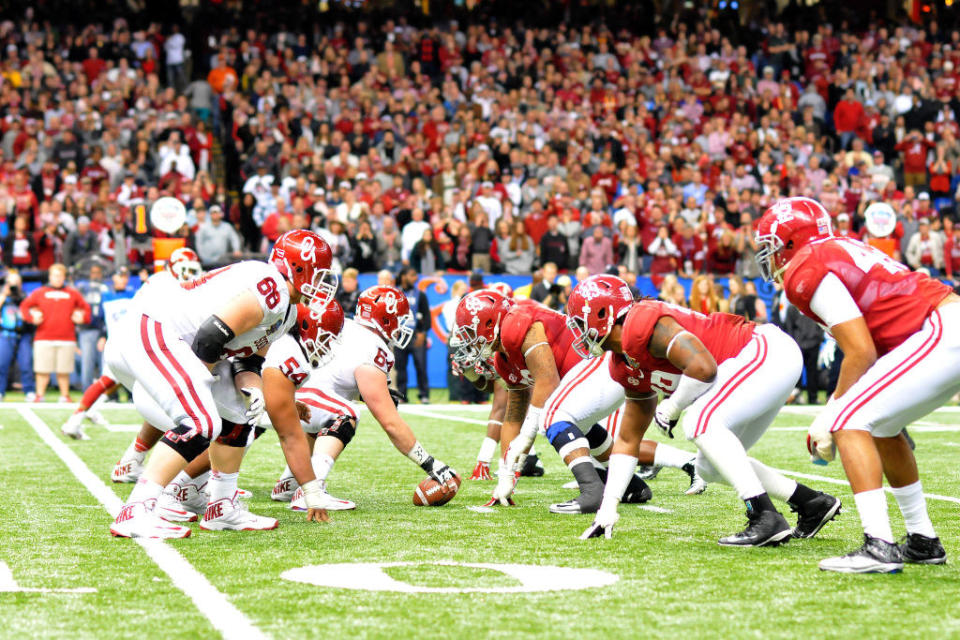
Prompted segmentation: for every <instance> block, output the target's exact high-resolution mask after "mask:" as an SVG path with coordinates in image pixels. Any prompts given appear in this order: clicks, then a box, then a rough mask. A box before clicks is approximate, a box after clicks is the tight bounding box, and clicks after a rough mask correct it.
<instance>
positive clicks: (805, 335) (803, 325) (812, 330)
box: [783, 304, 823, 405]
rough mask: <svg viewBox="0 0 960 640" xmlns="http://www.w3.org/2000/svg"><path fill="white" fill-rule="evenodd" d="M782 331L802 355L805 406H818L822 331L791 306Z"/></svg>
mask: <svg viewBox="0 0 960 640" xmlns="http://www.w3.org/2000/svg"><path fill="white" fill-rule="evenodd" d="M783 330H784V331H785V332H786V333H787V335H789V336H790V337H791V338H793V339H794V340H795V341H796V343H797V345H798V346H799V347H800V353H802V354H803V380H804V389H805V390H806V392H807V404H810V405H815V404H819V394H820V371H819V369H818V364H817V359H818V357H819V355H820V344H821V343H822V342H823V329H821V328H820V325H818V324H817V323H816V322H814V321H813V320H811V319H810V318H808V317H807V316H805V315H803V314H802V313H801V312H800V310H799V309H797V308H796V307H795V306H793V305H792V304H791V305H789V306H788V308H787V319H786V323H785V324H784V327H783Z"/></svg>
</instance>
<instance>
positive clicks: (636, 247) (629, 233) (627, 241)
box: [617, 224, 643, 273]
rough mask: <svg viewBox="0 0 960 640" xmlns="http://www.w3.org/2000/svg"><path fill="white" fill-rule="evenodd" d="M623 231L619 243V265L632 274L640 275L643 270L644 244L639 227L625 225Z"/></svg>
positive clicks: (622, 227)
mask: <svg viewBox="0 0 960 640" xmlns="http://www.w3.org/2000/svg"><path fill="white" fill-rule="evenodd" d="M621 229H622V231H621V233H622V235H621V236H620V241H619V242H618V243H617V264H618V265H621V266H623V267H626V269H627V271H629V272H631V273H639V272H640V271H642V270H643V244H642V241H641V239H640V235H639V234H638V232H637V225H635V224H624V225H622V226H621Z"/></svg>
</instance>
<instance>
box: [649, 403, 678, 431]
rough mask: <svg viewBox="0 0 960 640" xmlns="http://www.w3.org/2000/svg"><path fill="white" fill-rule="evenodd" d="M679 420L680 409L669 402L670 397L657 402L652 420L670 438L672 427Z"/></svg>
mask: <svg viewBox="0 0 960 640" xmlns="http://www.w3.org/2000/svg"><path fill="white" fill-rule="evenodd" d="M679 420H680V410H679V409H677V406H676V405H675V404H674V403H672V402H670V398H667V399H666V400H664V401H662V402H661V403H660V404H658V405H657V410H656V412H655V413H654V414H653V421H654V422H655V423H657V426H658V427H660V430H661V431H663V432H664V433H665V434H667V436H669V437H671V438H672V437H673V428H674V427H676V426H677V422H678V421H679Z"/></svg>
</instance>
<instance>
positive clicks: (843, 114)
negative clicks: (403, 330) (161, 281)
mask: <svg viewBox="0 0 960 640" xmlns="http://www.w3.org/2000/svg"><path fill="white" fill-rule="evenodd" d="M276 4H279V6H275V5H276ZM808 4H811V5H812V6H807V5H808ZM952 4H953V3H952V2H942V1H941V2H932V3H923V2H908V3H906V4H905V5H903V6H901V5H900V4H899V3H876V2H866V3H864V2H858V1H857V0H851V1H850V2H845V3H838V2H821V3H803V6H802V7H801V6H799V4H797V3H794V2H741V3H737V2H729V3H728V2H725V1H716V0H715V1H713V2H682V1H681V2H673V1H669V0H663V1H662V2H653V1H637V2H602V3H601V2H592V1H586V2H582V3H567V2H552V1H544V2H537V3H512V4H510V3H506V2H499V1H489V2H484V1H477V2H466V3H464V2H441V1H437V2H433V3H427V2H426V0H423V1H422V2H421V1H418V2H416V3H414V2H411V1H408V2H373V1H371V2H363V1H362V0H361V1H356V2H350V3H346V4H341V3H336V2H329V3H328V2H321V3H319V4H317V3H307V2H304V3H261V2H255V1H254V2H243V1H240V0H232V1H214V0H192V1H191V0H186V1H183V2H180V3H170V2H165V3H152V2H151V3H146V2H139V1H137V0H132V1H129V2H122V3H121V2H114V1H103V2H82V1H81V2H56V1H39V2H30V3H25V2H12V3H7V5H6V7H5V8H4V9H3V12H2V13H0V18H2V19H0V156H2V158H0V161H2V164H0V241H2V242H0V245H2V262H3V264H4V265H5V267H6V274H7V275H6V277H5V285H4V287H3V291H2V292H0V298H2V302H0V311H2V313H0V317H2V327H0V329H2V335H0V384H2V385H3V386H2V388H0V393H2V392H3V390H5V389H7V388H8V386H9V385H10V384H13V383H15V384H16V385H17V387H18V388H22V390H23V391H25V392H30V393H33V392H37V391H39V395H40V396H41V397H42V396H43V390H44V389H45V388H46V384H45V383H43V382H42V380H37V381H35V380H34V378H33V375H32V374H33V369H34V363H33V362H32V358H33V351H32V346H31V345H32V341H33V339H34V337H36V338H38V339H40V338H41V337H46V338H50V336H51V335H52V334H50V333H48V332H47V331H45V330H44V328H43V322H42V321H38V316H37V314H35V313H33V311H31V309H35V307H30V306H29V305H27V306H26V307H25V306H24V305H23V304H22V303H23V302H24V300H25V299H26V296H27V295H28V293H29V292H30V291H32V290H33V288H34V287H36V286H37V285H38V284H39V283H40V282H47V281H48V275H47V274H48V272H49V273H51V274H52V273H53V272H54V271H56V272H57V273H60V272H65V274H66V276H65V278H59V277H56V278H55V277H50V278H49V282H48V283H47V285H46V286H47V287H53V288H54V289H56V290H58V291H59V290H63V291H68V290H75V291H77V292H78V293H79V295H78V296H73V295H72V294H71V295H69V296H67V297H69V299H70V300H71V301H73V303H75V304H74V306H72V307H70V309H69V310H68V311H69V313H68V314H67V316H66V317H72V320H71V321H70V322H69V323H67V322H61V323H58V324H60V325H62V326H60V327H59V328H58V332H57V333H56V334H55V335H54V339H55V340H56V341H66V342H71V341H72V342H74V343H76V344H75V345H74V348H75V351H76V356H77V357H76V362H77V364H76V366H74V364H73V363H72V362H71V365H70V369H71V371H72V372H73V378H74V380H73V384H74V385H75V386H77V385H83V384H84V383H85V382H86V381H89V380H90V379H91V377H92V376H94V375H95V374H96V372H98V366H99V365H98V363H97V354H98V348H99V347H102V339H103V337H104V331H105V327H104V322H103V316H102V312H101V311H100V308H101V304H102V301H103V300H105V299H110V298H111V296H113V297H116V296H123V295H132V294H133V292H134V291H135V287H136V286H137V284H138V282H139V280H140V277H141V275H142V276H145V275H146V274H147V272H149V271H152V270H153V269H154V267H155V256H154V248H155V240H156V239H158V238H163V237H166V236H164V234H162V233H160V232H159V231H157V230H155V229H153V228H152V227H151V225H150V222H149V216H148V212H149V207H150V204H151V203H152V202H153V201H155V200H156V199H157V198H158V197H160V196H163V195H171V196H174V197H177V198H180V199H181V200H182V201H183V202H184V203H185V205H186V207H187V210H188V222H187V224H186V225H184V227H183V228H182V229H181V230H180V232H179V233H177V234H174V236H175V237H180V238H183V239H184V241H185V242H186V244H187V245H188V246H191V247H193V248H195V249H196V251H197V253H198V254H199V256H200V258H201V260H202V262H203V264H204V266H205V267H208V268H209V267H214V266H217V265H221V264H224V263H227V262H231V261H235V260H237V259H240V258H241V257H256V256H261V255H263V254H265V253H266V252H267V251H269V248H270V246H271V243H272V241H274V240H275V239H276V238H277V237H278V236H279V235H280V234H281V233H282V232H284V231H285V230H287V229H291V228H311V229H314V230H316V231H318V232H319V233H320V234H322V235H323V236H324V237H325V238H326V239H327V240H328V242H329V243H330V245H331V247H332V248H333V249H334V253H335V268H336V269H337V270H339V271H344V272H345V273H346V274H347V276H348V277H347V278H345V279H344V280H345V284H344V286H343V290H342V291H341V296H342V298H343V299H344V300H345V308H346V309H347V310H348V311H352V305H350V303H349V301H350V299H351V296H353V298H355V295H356V294H355V291H356V289H357V286H358V285H357V282H358V277H359V281H360V282H361V284H362V282H363V281H364V276H363V274H378V275H376V276H372V277H377V278H378V279H380V280H381V281H388V280H391V279H392V280H393V281H397V279H398V276H400V280H401V281H404V282H405V283H406V284H409V287H408V289H409V290H410V291H411V292H416V291H417V282H418V280H419V279H420V278H421V277H428V276H435V275H438V274H457V273H460V274H464V275H463V277H462V278H461V279H460V280H462V284H461V285H460V286H459V287H456V288H457V289H459V290H460V292H461V293H462V291H463V290H465V289H466V288H467V287H468V283H467V276H468V274H471V273H474V274H478V275H477V277H478V278H482V277H483V276H480V275H479V274H481V273H482V274H487V275H486V278H487V280H488V281H490V280H491V279H493V278H496V277H497V275H496V274H505V275H511V276H527V277H529V278H531V280H530V290H529V291H530V293H527V294H526V295H533V296H534V297H536V298H537V299H540V300H543V301H546V302H547V303H548V304H550V305H551V306H554V307H555V308H557V309H562V308H563V303H564V301H565V291H567V290H569V287H570V285H571V284H572V283H575V282H576V280H577V279H578V278H581V277H583V275H585V274H595V273H600V272H606V271H609V272H611V273H613V272H616V273H619V274H620V275H622V276H623V277H624V278H625V279H627V281H628V282H629V283H631V285H633V286H635V287H636V288H637V290H638V292H643V293H648V294H650V293H652V294H654V295H660V296H661V297H663V298H665V299H668V300H670V301H671V302H675V303H677V304H682V305H685V306H690V307H692V308H694V309H696V310H698V311H703V312H707V313H709V312H713V311H731V312H734V313H740V314H743V315H745V316H747V317H749V318H751V319H756V320H758V321H774V322H778V323H780V324H782V325H784V326H787V325H788V324H789V323H794V324H799V325H802V324H803V321H802V319H799V318H793V319H791V315H790V313H789V309H787V308H785V306H784V305H783V304H782V303H781V302H780V300H779V298H778V296H776V292H775V291H774V290H773V289H771V288H768V287H764V286H762V285H761V286H760V290H759V291H758V283H757V281H756V279H757V276H758V271H757V268H756V264H755V263H754V260H753V255H754V252H755V250H756V244H755V241H754V238H753V228H752V227H753V222H754V221H755V220H756V219H757V218H758V216H759V215H760V214H761V213H762V212H763V211H764V209H765V208H766V207H767V206H768V205H769V204H771V203H772V202H773V201H775V200H776V199H778V198H780V197H782V196H786V195H808V196H812V197H816V198H818V199H820V200H821V201H822V202H823V203H824V205H825V206H826V207H827V209H828V210H829V211H830V212H831V214H833V215H834V217H835V218H834V219H835V227H836V228H837V230H838V233H843V234H846V235H851V236H855V237H858V238H862V239H864V240H865V241H868V242H871V243H874V244H877V246H880V247H881V248H882V249H883V250H884V251H887V252H888V253H889V254H891V255H893V256H894V257H895V258H897V259H898V260H902V261H903V262H905V263H906V264H908V265H909V266H910V267H912V268H915V269H925V270H927V271H928V272H930V273H931V274H933V275H935V276H939V277H942V278H944V279H947V280H950V281H953V280H954V278H958V279H960V274H958V272H960V227H958V226H957V225H955V224H954V222H955V220H956V219H957V215H958V211H960V210H958V207H957V201H958V198H960V126H958V122H960V120H958V116H960V82H958V80H960V29H955V28H954V24H956V17H957V16H956V13H955V12H954V11H953V9H952V8H951V6H952ZM518 5H522V6H518ZM879 201H882V202H886V203H888V204H889V205H890V206H891V207H892V209H893V212H894V214H895V217H896V222H895V224H892V225H891V226H890V230H889V232H885V233H884V234H882V235H879V234H876V233H871V231H870V230H868V229H867V225H866V219H865V216H864V212H865V210H866V208H867V206H868V205H869V204H871V203H873V202H879ZM59 265H63V267H64V268H63V269H62V268H61V267H60V266H59ZM51 267H53V269H51ZM141 271H143V273H142V274H141ZM401 272H404V273H405V274H406V275H402V276H401ZM131 276H132V277H131ZM58 282H59V283H60V284H59V286H58V285H57V284H56V283H58ZM71 283H72V284H71ZM351 287H352V289H351ZM420 290H421V292H422V287H421V288H420ZM453 294H454V295H457V293H456V291H453ZM411 295H414V296H415V295H416V294H415V293H411ZM55 297H56V298H57V300H58V301H62V300H63V299H64V298H63V296H59V297H57V296H55ZM81 303H82V304H81ZM423 304H428V303H427V302H424V303H423ZM84 305H86V308H85V307H84ZM74 311H79V313H77V314H75V315H74ZM421 312H422V313H421V315H423V314H427V310H421ZM40 315H42V316H43V317H44V318H45V319H46V321H47V322H49V321H50V320H51V316H50V315H49V314H43V313H41V314H40ZM54 315H56V317H57V318H62V317H63V316H61V315H60V314H59V312H57V313H56V314H54ZM427 315H429V314H427ZM422 321H423V324H422V326H421V327H420V328H419V330H420V331H421V332H422V333H423V334H424V336H423V340H422V341H420V340H419V339H418V340H417V341H415V346H416V348H423V349H426V348H427V346H428V343H429V342H430V336H429V335H428V334H429V332H430V323H429V322H428V321H425V320H423V318H422ZM789 326H790V330H791V331H792V333H793V334H794V335H795V337H796V336H801V335H803V334H804V332H806V333H807V334H809V335H808V336H806V337H805V338H804V339H806V340H807V341H808V342H810V343H811V344H813V343H816V345H818V347H819V345H820V342H821V340H822V334H816V331H815V329H816V328H815V327H813V328H811V327H801V328H797V327H795V326H793V325H792V324H789ZM47 329H48V330H49V329H50V327H49V326H48V327H47ZM71 333H72V334H73V335H72V337H71V335H70V334H71ZM798 341H799V338H798ZM801 346H803V345H802V344H801ZM811 348H812V347H811ZM416 361H417V356H414V362H416ZM404 362H406V358H404ZM424 372H425V369H424ZM13 373H15V374H17V375H12V374H13ZM37 373H39V374H41V377H42V375H43V372H40V371H38V372H37ZM56 373H59V369H58V370H57V371H52V370H51V371H47V372H46V375H47V377H48V378H49V377H50V374H56ZM417 374H418V375H417V378H418V382H419V381H420V380H419V379H423V378H426V375H425V373H424V374H423V375H420V374H421V372H420V370H417ZM62 377H63V376H58V380H57V382H59V383H61V384H60V391H61V395H63V396H66V395H67V394H68V390H69V384H70V381H69V375H67V376H66V380H65V381H64V380H62V379H60V378H62ZM28 378H29V380H28ZM431 382H432V383H434V384H433V386H442V385H443V383H444V381H440V380H437V381H434V380H431ZM38 387H40V388H39V389H38ZM423 389H428V387H427V383H426V380H424V381H423V385H422V386H421V387H420V392H421V397H423ZM428 391H429V390H428ZM813 399H814V400H815V397H814V398H813Z"/></svg>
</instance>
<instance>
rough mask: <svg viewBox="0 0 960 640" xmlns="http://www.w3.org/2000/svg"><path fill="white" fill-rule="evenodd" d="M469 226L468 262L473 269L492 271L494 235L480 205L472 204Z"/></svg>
mask: <svg viewBox="0 0 960 640" xmlns="http://www.w3.org/2000/svg"><path fill="white" fill-rule="evenodd" d="M469 227H470V235H471V238H472V244H471V247H470V251H471V257H470V264H471V266H472V268H473V270H480V271H493V262H492V246H493V237H494V236H493V232H492V231H491V230H490V225H489V224H488V219H487V214H486V212H485V211H484V210H483V208H482V207H481V206H480V205H475V206H474V213H473V214H472V218H471V221H470V223H469Z"/></svg>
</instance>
